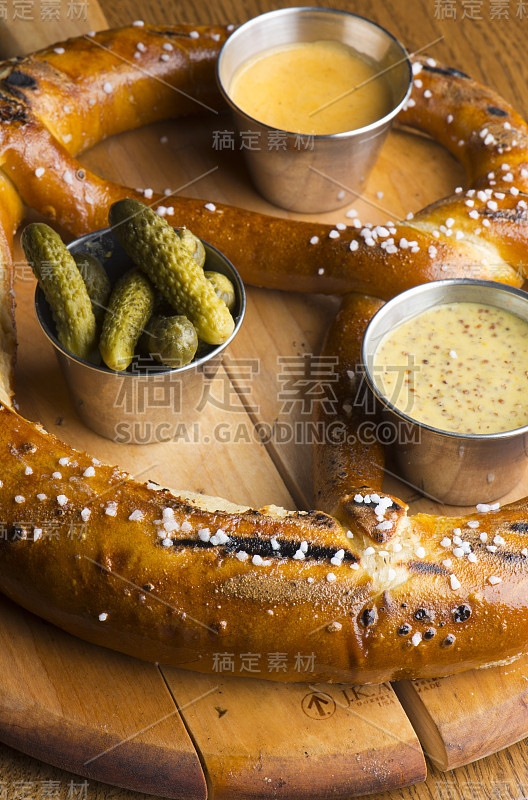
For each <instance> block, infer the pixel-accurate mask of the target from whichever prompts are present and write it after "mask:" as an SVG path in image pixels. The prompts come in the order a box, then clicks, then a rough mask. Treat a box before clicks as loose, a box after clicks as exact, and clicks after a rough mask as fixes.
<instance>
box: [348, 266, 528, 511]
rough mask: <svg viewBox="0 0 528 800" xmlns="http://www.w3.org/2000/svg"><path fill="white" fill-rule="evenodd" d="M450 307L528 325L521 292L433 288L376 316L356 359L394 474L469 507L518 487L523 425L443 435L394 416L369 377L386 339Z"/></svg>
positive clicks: (477, 284) (481, 286)
mask: <svg viewBox="0 0 528 800" xmlns="http://www.w3.org/2000/svg"><path fill="white" fill-rule="evenodd" d="M452 302H475V303H485V304H487V305H491V306H496V307H497V308H501V309H504V310H506V311H510V312H512V313H514V314H516V315H517V316H519V317H521V318H522V319H525V320H526V321H527V322H528V294H527V293H526V292H523V291H521V290H520V289H514V288H512V287H511V286H505V285H503V284H499V283H495V282H493V281H483V280H470V279H460V280H445V281H434V282H432V283H426V284H423V285H421V286H416V287H415V288H413V289H409V290H408V291H406V292H402V294H399V295H398V296H397V297H395V298H393V299H392V300H390V301H389V302H388V303H386V304H385V305H384V306H383V307H382V308H381V309H380V310H379V311H378V312H377V314H376V315H375V316H374V317H373V318H372V320H371V322H370V324H369V326H368V328H367V330H366V332H365V337H364V339H363V348H362V355H361V357H362V362H363V369H364V373H365V379H366V382H367V385H368V387H369V389H370V392H372V395H373V396H374V398H375V400H376V402H377V403H378V404H379V406H380V407H381V409H382V419H383V422H382V423H381V426H380V437H379V438H380V439H381V440H384V441H389V440H391V439H392V441H391V444H392V453H393V454H394V460H395V462H396V467H397V470H398V471H399V472H400V474H401V475H402V477H403V478H404V480H405V481H406V482H408V483H409V484H410V485H412V486H413V487H415V488H416V489H418V490H419V491H420V492H422V493H423V494H425V495H428V496H429V497H431V498H433V499H434V500H437V501H439V502H442V503H449V504H452V505H475V504H476V503H487V502H490V501H492V500H496V499H497V498H499V497H501V496H502V495H504V494H506V493H507V492H508V491H510V489H513V487H514V486H515V485H516V484H517V483H518V481H519V480H520V478H521V476H522V474H523V472H524V470H525V467H526V460H527V452H526V448H527V444H528V425H526V426H523V427H522V428H515V429H514V430H506V431H503V432H500V433H488V434H459V433H450V432H447V431H442V430H439V429H438V428H433V427H431V426H429V425H426V424H424V423H421V422H417V421H416V420H414V419H412V417H411V416H409V415H408V414H406V413H403V412H402V411H400V410H399V409H398V408H396V407H395V406H394V405H393V404H392V403H391V402H390V401H389V400H388V399H387V397H385V396H384V395H383V394H382V393H381V392H380V390H379V388H378V387H377V386H376V383H375V381H374V377H373V363H374V354H375V352H376V349H377V347H378V345H379V343H380V341H381V339H382V338H383V337H384V336H385V334H387V333H388V332H389V331H391V330H392V329H393V328H395V327H396V326H398V325H399V324H401V323H402V322H405V321H406V320H408V319H410V318H411V317H413V316H416V315H417V314H419V313H421V312H422V311H426V310H427V309H428V308H431V307H432V306H438V305H441V304H445V303H452ZM411 413H412V412H411ZM383 425H385V426H386V427H385V429H384V428H383Z"/></svg>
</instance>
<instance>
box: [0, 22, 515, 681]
mask: <svg viewBox="0 0 528 800" xmlns="http://www.w3.org/2000/svg"><path fill="white" fill-rule="evenodd" d="M227 33H228V32H227V30H226V29H223V28H217V27H211V28H198V27H197V28H191V26H177V27H172V28H170V27H162V28H155V27H149V26H144V27H143V28H141V29H140V30H138V28H136V27H131V28H124V29H121V30H118V31H105V32H103V33H100V34H96V35H95V36H93V37H82V38H80V39H74V40H70V41H68V42H64V43H62V44H60V45H58V46H56V47H54V48H49V49H47V50H44V51H41V52H40V53H36V54H34V55H32V56H29V57H27V58H23V59H15V60H12V61H8V62H5V63H4V64H2V65H0V121H1V122H0V200H1V203H0V257H1V259H2V264H3V267H4V269H3V271H2V281H3V283H2V297H1V300H2V311H1V313H2V314H3V317H2V335H1V346H2V360H1V361H0V370H1V376H2V397H3V399H4V404H3V405H2V406H1V407H0V463H1V464H2V468H1V471H0V481H1V487H0V488H1V491H0V519H2V520H3V521H4V524H5V525H6V531H7V535H6V536H5V537H4V538H2V539H1V540H0V589H1V590H2V591H3V592H4V593H5V594H6V595H7V596H9V597H10V598H12V599H13V600H15V601H16V602H18V603H20V604H21V605H22V606H24V607H25V608H27V609H29V610H30V611H33V612H34V613H36V614H38V615H40V616H42V617H44V618H45V619H47V620H49V621H50V622H53V623H55V624H57V625H59V626H60V627H62V628H64V629H65V630H67V631H70V632H71V633H74V634H76V635H78V636H81V637H82V638H84V639H86V640H88V641H90V642H94V643H96V644H101V645H104V646H107V647H110V648H113V649H116V650H119V651H121V652H124V653H129V654H131V655H134V656H138V657H140V658H146V659H151V660H154V661H161V662H165V663H168V664H174V665H178V666H185V667H187V668H189V669H194V670H198V671H205V672H207V671H215V664H216V663H217V662H216V659H217V657H218V655H219V654H222V653H228V654H232V655H233V658H234V664H235V665H234V670H233V674H241V675H246V676H249V675H251V673H247V672H245V671H244V670H243V668H242V667H241V660H240V656H241V655H242V654H244V653H260V654H262V656H263V657H264V658H265V657H266V656H268V657H270V656H272V655H273V654H277V653H279V654H282V655H284V657H285V658H284V667H285V668H284V670H283V669H282V666H281V668H280V669H278V670H276V671H272V672H268V673H266V676H267V677H270V678H273V679H277V680H282V681H295V680H302V679H306V674H303V672H302V671H300V670H299V669H298V668H297V666H296V665H297V664H299V660H301V661H302V658H303V656H306V654H307V653H308V654H310V655H313V660H312V658H310V664H311V666H313V669H312V670H311V671H310V679H312V680H321V681H323V680H328V681H347V682H348V681H353V682H383V681H386V680H390V679H398V678H409V677H414V678H419V677H422V678H425V677H433V676H435V677H436V676H440V675H445V674H450V673H453V672H457V671H461V670H464V669H469V668H472V667H477V666H484V665H487V664H490V663H499V662H505V661H507V660H512V659H514V658H515V657H517V656H518V655H520V654H521V653H525V652H527V651H528V618H527V617H528V592H527V590H526V587H527V573H528V550H527V549H526V546H525V545H526V542H525V539H526V531H527V530H528V509H527V501H525V500H523V501H519V502H518V503H515V504H512V505H510V506H507V507H505V508H503V509H502V510H493V511H492V510H490V509H489V507H483V508H482V509H481V511H480V512H476V513H475V514H472V515H469V516H457V517H442V516H430V515H424V514H416V515H414V516H411V517H409V516H408V514H407V507H406V506H405V504H404V503H402V502H401V501H399V500H398V499H397V498H393V497H389V496H386V495H384V494H383V492H382V491H381V489H380V485H381V470H380V467H379V461H378V459H379V458H380V457H381V453H380V452H379V451H378V448H377V446H374V447H373V449H372V450H371V451H370V452H369V454H368V458H367V457H366V456H365V455H364V454H363V453H362V452H361V449H360V442H359V441H358V442H357V443H356V444H355V445H354V447H355V449H353V450H352V451H350V450H347V448H346V446H343V445H342V443H340V442H334V443H331V444H330V445H329V446H328V447H327V448H323V447H319V448H318V449H317V450H316V480H317V482H318V484H319V485H318V490H319V492H320V495H319V499H320V501H321V504H322V505H323V507H324V508H326V509H328V510H329V511H331V512H332V514H336V515H337V516H338V517H339V519H336V517H334V516H332V515H330V514H328V513H324V511H311V512H303V511H298V512H288V511H285V510H284V509H278V508H275V507H273V506H269V507H266V508H264V509H260V510H259V511H255V510H252V509H247V508H242V507H239V506H234V505H233V504H230V503H228V502H227V501H225V500H221V499H219V498H207V497H205V496H202V495H198V496H197V495H193V494H192V493H189V492H185V493H182V494H181V495H176V494H173V493H170V492H169V491H167V490H165V489H162V488H161V487H158V486H155V485H152V484H147V485H140V484H138V483H136V482H135V481H133V480H132V479H131V478H130V477H129V476H127V475H125V474H124V473H123V472H122V471H121V470H119V469H118V468H115V467H109V466H105V465H102V464H100V462H98V461H97V460H95V459H91V458H90V457H89V456H87V455H86V454H83V453H80V452H77V451H75V450H74V449H72V448H71V447H69V446H67V445H65V444H63V443H61V442H60V441H59V440H58V439H56V438H55V437H53V436H51V435H50V434H48V433H46V432H45V431H43V429H42V428H40V427H39V426H38V425H34V424H33V423H30V422H28V421H27V420H24V419H23V418H22V417H20V416H19V415H18V414H16V412H15V411H14V410H13V409H12V408H10V407H9V402H8V400H9V394H10V391H11V388H12V383H11V380H12V370H11V365H12V356H13V342H14V334H13V330H14V328H13V323H12V303H11V299H10V287H11V281H12V271H13V270H12V264H11V260H10V259H11V256H10V254H11V248H12V236H13V232H14V229H15V228H16V227H17V225H18V224H19V221H20V218H21V216H22V201H23V202H25V203H26V204H28V205H31V206H32V207H33V208H35V209H36V210H37V211H40V212H42V213H44V214H47V215H48V216H50V217H51V219H52V220H55V221H56V222H57V223H58V224H60V225H62V226H64V227H65V228H67V229H68V230H69V231H70V232H71V233H72V234H75V235H77V234H81V233H85V232H87V231H89V230H93V229H96V228H101V227H103V226H104V225H105V224H106V218H107V211H108V207H109V205H110V204H111V203H112V202H114V201H115V200H118V199H120V198H121V197H125V196H132V197H139V198H143V199H144V195H143V194H141V193H139V192H137V191H134V190H130V189H127V188H126V187H122V186H118V185H116V184H113V183H111V182H108V181H106V180H104V179H102V178H99V177H97V176H96V175H94V174H93V173H91V172H90V171H88V170H86V169H85V168H84V167H82V166H81V165H80V163H79V162H78V161H77V159H76V155H77V154H78V153H80V152H82V150H84V149H86V148H87V147H89V146H91V145H93V144H95V143H96V142H97V141H99V140H100V139H102V138H104V137H105V136H108V135H111V134H112V133H116V132H119V131H122V130H126V129H129V128H133V127H137V126H138V125H141V124H144V123H146V122H150V121H154V120H156V119H162V118H164V117H165V116H167V115H169V114H173V113H174V114H183V113H189V112H190V111H191V110H194V109H195V108H196V101H197V100H198V101H199V103H200V102H203V103H206V104H208V105H209V104H211V103H212V104H214V103H216V101H217V91H216V88H215V85H214V77H213V76H214V64H215V60H216V57H217V54H218V50H219V48H220V46H221V43H222V41H223V40H224V39H225V37H226V35H227ZM140 43H141V47H139V44H140ZM413 71H414V74H415V88H414V92H413V96H412V98H411V100H410V101H409V105H408V108H407V110H406V111H405V112H404V114H403V116H402V121H404V122H406V123H407V124H410V125H413V126H415V127H420V128H421V129H423V130H426V131H428V132H429V133H431V135H433V136H434V137H435V138H437V139H438V140H439V141H441V142H442V143H443V144H445V145H446V146H447V147H449V148H450V149H451V150H452V152H454V153H455V154H457V155H458V156H459V157H460V158H461V159H462V160H463V161H464V163H465V164H466V167H467V168H468V172H469V175H470V180H472V181H473V185H472V187H471V188H470V189H468V190H467V191H466V192H463V191H462V190H460V191H458V192H455V194H453V196H452V197H449V198H446V199H444V200H441V201H439V202H437V203H434V204H433V205H432V206H429V207H428V208H426V209H424V210H423V211H421V212H419V213H418V214H416V215H415V216H414V218H412V219H409V220H406V221H404V222H399V223H397V222H392V221H391V222H388V223H387V224H386V225H375V226H368V225H365V226H363V227H361V226H360V227H359V228H357V227H354V226H351V227H350V228H348V229H346V230H342V229H341V227H340V228H334V227H333V226H328V225H323V224H320V223H312V222H293V221H291V220H286V219H279V218H274V217H266V216H263V215H260V214H256V213H254V212H250V211H245V210H242V209H234V208H230V207H228V206H222V205H219V204H211V203H206V202H204V201H203V200H193V199H185V198H180V197H178V196H175V197H172V198H171V199H170V204H171V206H172V207H173V211H172V212H171V211H170V209H168V208H167V204H168V200H167V199H166V198H165V197H161V196H159V195H158V196H153V197H152V203H153V205H155V206H158V207H159V205H160V204H161V203H163V205H164V206H165V209H164V213H165V215H166V216H167V218H168V219H169V220H170V221H171V222H173V223H174V224H185V225H187V226H188V227H190V228H191V229H193V230H194V231H195V232H196V233H197V234H199V235H201V236H203V237H204V238H206V239H208V240H209V241H212V242H213V243H214V244H215V245H216V246H218V247H219V248H220V249H221V250H223V251H224V252H225V253H226V255H228V256H229V257H230V258H231V259H232V260H233V261H234V263H235V264H236V265H237V266H238V268H239V269H240V270H241V272H242V274H243V277H244V278H245V279H246V281H250V282H252V283H256V284H258V285H263V286H269V287H272V288H280V289H287V290H301V291H305V292H312V291H317V292H326V293H334V292H335V293H340V294H348V293H350V292H358V293H360V294H370V295H373V296H377V297H380V298H388V297H390V296H392V295H393V294H395V293H396V292H398V291H400V290H402V289H405V288H408V287H409V286H412V285H414V284H417V283H420V282H423V281H426V280H431V279H433V278H441V277H461V276H465V275H472V276H478V277H484V278H491V279H496V280H503V281H505V282H507V283H512V284H515V285H519V284H520V282H521V280H522V274H523V259H524V250H525V247H526V239H527V235H526V230H527V228H526V220H527V216H526V211H527V204H526V202H525V199H524V198H525V192H526V188H527V186H526V184H527V176H528V172H527V165H526V153H527V147H526V142H527V138H526V133H527V129H526V125H525V123H524V122H523V121H522V120H521V118H520V117H519V116H518V115H517V114H516V113H515V112H514V111H513V109H511V108H510V107H509V106H508V105H507V104H506V103H504V101H503V100H502V99H501V98H500V97H498V96H497V95H495V94H494V93H493V92H491V91H490V90H488V89H486V88H484V87H482V86H479V85H477V84H475V83H474V82H473V81H471V80H470V79H468V78H467V77H465V76H463V75H462V74H461V73H458V72H457V71H454V70H449V69H446V68H444V67H441V66H439V65H437V64H436V63H435V62H433V61H432V60H431V59H418V60H416V61H415V63H414V65H413ZM167 84H168V85H169V86H167ZM171 86H174V87H175V88H176V90H177V91H176V93H175V92H174V91H173V89H171V88H170V87H171ZM66 109H67V110H66ZM160 210H161V209H160ZM270 242H273V248H270V246H269V243H270ZM321 269H323V270H324V272H323V274H322V275H320V274H319V273H320V271H321ZM377 305H378V301H375V300H371V299H368V298H365V297H361V296H347V297H346V298H345V299H344V302H343V307H342V310H341V312H340V315H339V317H338V319H337V321H336V322H335V323H334V325H333V327H332V329H331V331H330V334H329V337H328V340H327V346H326V347H327V350H326V352H327V353H336V354H338V355H339V357H340V358H341V367H342V370H343V371H342V376H341V379H340V383H339V388H338V399H339V400H340V401H342V406H341V408H340V410H339V411H338V414H339V417H340V419H341V421H342V422H343V425H344V427H345V429H346V430H347V431H348V432H350V433H353V432H354V426H355V425H357V424H358V420H359V417H358V415H357V414H356V412H355V410H354V408H353V407H352V408H351V410H350V411H347V408H345V404H346V400H347V398H348V396H349V394H350V388H351V387H350V382H349V375H348V372H353V371H354V369H355V364H356V361H357V356H358V342H359V335H360V333H361V328H362V326H363V325H364V324H365V323H366V321H367V320H368V318H370V316H371V314H372V313H373V311H374V310H375V309H376V307H377ZM322 421H323V424H324V425H325V426H327V425H329V424H330V423H331V422H332V421H333V420H332V418H331V417H330V416H327V417H326V418H324V419H323V420H322ZM356 456H357V458H358V459H359V460H355V458H356ZM358 476H360V477H358ZM357 480H361V482H362V483H363V482H366V483H369V484H371V486H370V489H367V488H363V489H362V490H361V491H359V490H356V491H352V488H353V483H354V481H357ZM344 523H346V524H344ZM49 526H51V527H52V530H53V536H49V535H45V532H46V530H47V529H49ZM83 526H84V527H83ZM72 531H78V532H80V533H79V535H72ZM259 677H262V673H259Z"/></svg>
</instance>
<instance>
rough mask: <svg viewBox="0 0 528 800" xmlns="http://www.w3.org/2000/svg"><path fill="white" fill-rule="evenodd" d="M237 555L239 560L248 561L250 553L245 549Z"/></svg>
mask: <svg viewBox="0 0 528 800" xmlns="http://www.w3.org/2000/svg"><path fill="white" fill-rule="evenodd" d="M235 555H236V557H237V558H238V560H239V561H247V560H248V558H249V553H246V551H245V550H239V551H238V552H237V553H236V554H235Z"/></svg>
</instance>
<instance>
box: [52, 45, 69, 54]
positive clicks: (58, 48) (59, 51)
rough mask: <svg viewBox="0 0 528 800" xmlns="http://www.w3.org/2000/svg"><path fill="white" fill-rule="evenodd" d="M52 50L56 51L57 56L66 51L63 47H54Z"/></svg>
mask: <svg viewBox="0 0 528 800" xmlns="http://www.w3.org/2000/svg"><path fill="white" fill-rule="evenodd" d="M53 52H54V53H57V55H58V56H61V55H62V54H63V53H65V52H66V51H65V49H64V47H54V48H53Z"/></svg>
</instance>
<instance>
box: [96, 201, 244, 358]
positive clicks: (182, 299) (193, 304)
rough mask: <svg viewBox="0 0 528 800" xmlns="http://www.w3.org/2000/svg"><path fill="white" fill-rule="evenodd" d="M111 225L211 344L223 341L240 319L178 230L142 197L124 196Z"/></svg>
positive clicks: (115, 206) (113, 212) (112, 211)
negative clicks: (127, 197)
mask: <svg viewBox="0 0 528 800" xmlns="http://www.w3.org/2000/svg"><path fill="white" fill-rule="evenodd" d="M109 221H110V225H111V226H112V229H113V231H112V232H113V233H114V235H115V236H116V237H117V239H118V240H119V241H120V242H121V244H122V246H123V247H124V249H125V250H126V252H127V253H128V255H129V256H130V257H131V258H132V260H133V261H134V263H135V264H137V266H138V267H140V268H141V269H142V270H143V271H144V272H145V273H146V274H147V275H148V276H149V278H150V279H151V281H152V282H153V283H154V284H155V286H156V287H157V288H158V289H159V291H160V292H161V293H162V294H163V296H164V297H165V298H166V299H167V300H168V301H169V303H171V305H172V306H173V307H174V308H175V309H176V310H177V311H178V312H179V313H180V314H184V315H185V316H186V317H187V318H188V319H190V321H191V322H192V323H193V325H194V326H195V328H196V331H197V333H198V336H199V337H200V339H202V340H203V341H204V342H207V344H222V342H225V341H226V339H228V338H229V336H230V335H231V333H232V332H233V329H234V327H235V322H234V320H233V317H232V316H231V314H230V312H229V309H228V308H227V306H226V304H225V303H224V302H223V301H222V300H220V298H219V297H217V296H216V293H215V290H214V288H213V286H212V284H211V283H210V282H209V281H208V280H207V278H206V277H205V275H204V272H203V270H202V269H201V268H200V267H199V266H198V264H197V263H196V262H195V260H194V259H193V257H192V256H191V255H190V253H189V251H188V250H187V249H186V248H185V247H184V245H183V244H182V242H181V240H180V237H179V236H178V234H177V233H176V231H175V230H174V229H173V228H172V227H171V226H170V225H169V224H168V222H165V220H164V219H162V217H160V216H159V215H158V214H156V212H155V211H153V210H152V209H151V208H148V207H147V206H145V205H143V203H140V202H139V201H138V200H132V199H125V200H118V202H117V203H114V204H113V205H112V206H111V208H110V214H109Z"/></svg>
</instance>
